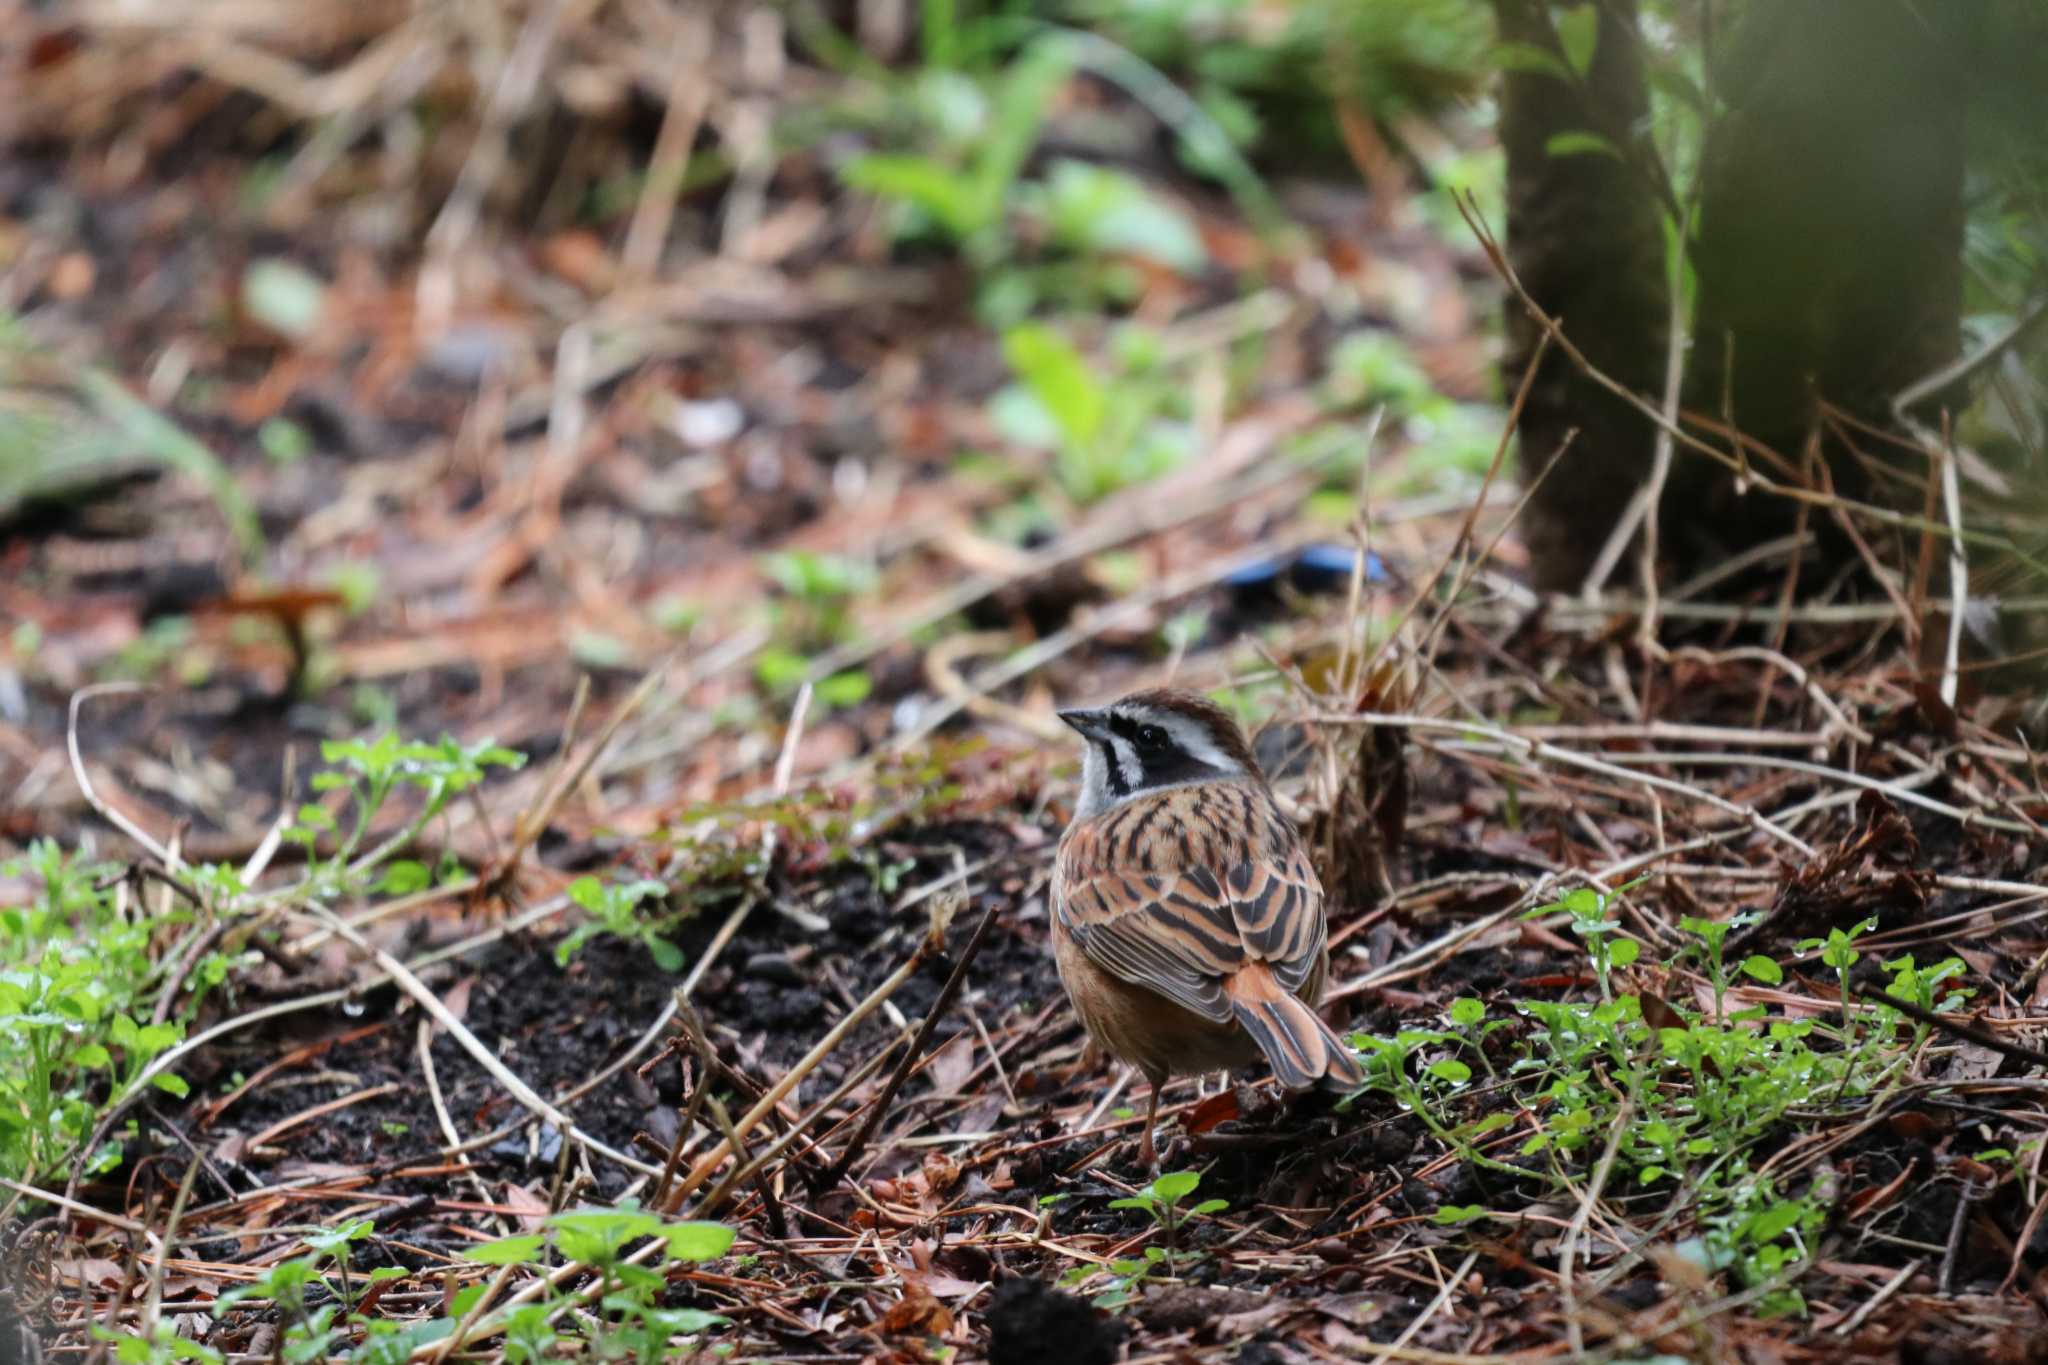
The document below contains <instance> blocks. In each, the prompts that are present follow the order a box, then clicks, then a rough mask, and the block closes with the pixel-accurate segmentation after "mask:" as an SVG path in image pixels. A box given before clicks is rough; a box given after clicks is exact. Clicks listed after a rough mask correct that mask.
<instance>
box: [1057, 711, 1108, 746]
mask: <svg viewBox="0 0 2048 1365" xmlns="http://www.w3.org/2000/svg"><path fill="white" fill-rule="evenodd" d="M1060 719H1061V720H1063V721H1065V722H1066V723H1067V724H1069V725H1071V726H1073V727H1074V729H1076V730H1078V731H1079V732H1080V733H1081V735H1082V737H1083V738H1085V739H1101V738H1102V737H1103V736H1104V735H1105V734H1107V733H1108V732H1109V722H1108V720H1107V718H1106V717H1104V715H1103V714H1102V712H1100V711H1062V712H1060Z"/></svg>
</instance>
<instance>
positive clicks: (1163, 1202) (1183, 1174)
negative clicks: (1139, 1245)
mask: <svg viewBox="0 0 2048 1365" xmlns="http://www.w3.org/2000/svg"><path fill="white" fill-rule="evenodd" d="M1201 1183H1202V1176H1201V1172H1199V1171H1174V1172H1173V1173H1172V1174H1170V1175H1162V1176H1160V1177H1159V1178H1158V1179H1157V1180H1154V1181H1153V1182H1152V1183H1151V1184H1150V1185H1147V1186H1146V1187H1145V1188H1144V1189H1142V1190H1139V1191H1138V1192H1137V1193H1136V1194H1135V1195H1133V1196H1131V1197H1130V1198H1128V1199H1112V1200H1111V1201H1110V1202H1109V1206H1110V1207H1111V1208H1113V1209H1141V1210H1143V1211H1144V1212H1145V1213H1146V1214H1148V1215H1149V1216H1150V1217H1151V1219H1152V1221H1153V1222H1155V1223H1157V1224H1158V1225H1159V1230H1160V1231H1161V1232H1164V1233H1165V1234H1166V1240H1167V1241H1168V1242H1169V1243H1171V1242H1172V1241H1173V1240H1174V1237H1175V1235H1176V1234H1177V1233H1178V1232H1179V1231H1180V1226H1181V1224H1183V1223H1185V1222H1186V1221H1187V1220H1188V1219H1190V1218H1193V1217H1197V1216H1200V1215H1206V1214H1211V1213H1221V1212H1222V1211H1223V1210H1224V1209H1227V1208H1229V1207H1230V1201H1229V1200H1227V1199H1204V1200H1203V1201H1202V1202H1201V1203H1199V1204H1196V1205H1194V1206H1192V1207H1190V1208H1185V1209H1184V1208H1182V1207H1181V1206H1180V1201H1181V1200H1183V1199H1185V1198H1187V1197H1188V1196H1189V1195H1191V1194H1193V1193H1194V1192H1195V1187H1196V1186H1197V1185H1200V1184H1201Z"/></svg>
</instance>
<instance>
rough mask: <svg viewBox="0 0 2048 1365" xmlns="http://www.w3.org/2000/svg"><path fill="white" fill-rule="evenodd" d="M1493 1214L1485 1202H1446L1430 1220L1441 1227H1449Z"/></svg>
mask: <svg viewBox="0 0 2048 1365" xmlns="http://www.w3.org/2000/svg"><path fill="white" fill-rule="evenodd" d="M1491 1216H1492V1215H1491V1214H1490V1213H1489V1212H1488V1210H1487V1209H1486V1207H1485V1206H1484V1205H1483V1204H1445V1205H1443V1206H1442V1207H1441V1208H1439V1209H1438V1210H1437V1211H1436V1212H1435V1213H1433V1214H1431V1215H1430V1218H1429V1221H1430V1222H1432V1223H1435V1224H1437V1225H1438V1226H1439V1227H1449V1226H1451V1225H1453V1224H1456V1223H1470V1222H1472V1221H1473V1220H1474V1219H1478V1218H1487V1217H1491Z"/></svg>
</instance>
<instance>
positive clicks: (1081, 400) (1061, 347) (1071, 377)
mask: <svg viewBox="0 0 2048 1365" xmlns="http://www.w3.org/2000/svg"><path fill="white" fill-rule="evenodd" d="M1003 358H1004V359H1005V360H1007V361H1009V363H1010V368H1011V369H1013V370H1015V371H1016V372H1017V377H1018V378H1019V379H1021V380H1023V381H1024V384H1025V386H1026V387H1027V388H1028V389H1029V390H1030V391H1031V394H1032V396H1033V397H1035V398H1036V399H1038V401H1039V402H1040V403H1041V404H1042V405H1044V407H1045V410H1046V411H1047V412H1048V413H1050V414H1051V415H1052V418H1053V420H1054V421H1055V422H1056V423H1058V424H1059V428H1060V432H1061V434H1062V435H1063V436H1064V437H1065V438H1066V440H1067V441H1069V442H1071V443H1074V444H1085V443H1086V442H1088V441H1091V440H1093V439H1094V438H1095V436H1096V434H1097V433H1098V432H1100V431H1101V429H1102V422H1103V415H1104V413H1105V412H1106V411H1107V410H1108V406H1109V398H1108V393H1107V391H1106V390H1105V389H1104V388H1103V386H1102V385H1101V384H1100V383H1098V382H1097V380H1096V378H1095V376H1094V375H1093V374H1092V373H1090V371H1089V367H1088V362H1087V361H1086V360H1085V359H1084V358H1083V357H1082V355H1081V353H1080V352H1079V351H1078V350H1076V349H1075V348H1074V345H1073V343H1072V342H1070V341H1068V340H1067V339H1066V338H1065V337H1063V336H1061V335H1060V334H1059V333H1058V332H1055V331H1053V330H1052V329H1051V328H1050V327H1046V326H1043V325H1041V324H1038V323H1025V324H1024V325H1023V326H1021V327H1012V328H1011V329H1010V330H1009V331H1008V332H1006V333H1004V334H1003Z"/></svg>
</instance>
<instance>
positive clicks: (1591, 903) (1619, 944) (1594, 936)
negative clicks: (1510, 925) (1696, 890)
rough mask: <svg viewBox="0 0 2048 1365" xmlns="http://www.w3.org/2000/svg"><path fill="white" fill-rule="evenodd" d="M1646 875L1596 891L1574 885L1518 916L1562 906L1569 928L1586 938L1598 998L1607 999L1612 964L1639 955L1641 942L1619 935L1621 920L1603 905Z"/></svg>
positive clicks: (1527, 917) (1621, 964)
mask: <svg viewBox="0 0 2048 1365" xmlns="http://www.w3.org/2000/svg"><path fill="white" fill-rule="evenodd" d="M1648 880H1649V879H1648V878H1647V877H1638V878H1636V879H1635V880H1634V881H1632V882H1629V883H1627V884H1626V885H1623V886H1617V887H1615V888H1614V889H1613V890H1612V891H1596V890H1594V889H1593V888H1592V887H1590V886H1580V887H1574V888H1573V889H1572V890H1570V891H1567V892H1566V893H1565V894H1564V896H1563V898H1562V899H1560V900H1556V901H1553V902H1551V903H1550V904H1549V905H1539V906H1537V907H1536V908H1535V909H1534V910H1531V911H1529V912H1528V913H1526V914H1524V915H1523V916H1522V918H1523V919H1525V920H1532V919H1541V918H1543V917H1544V916H1545V915H1554V914H1556V913H1557V912H1558V911H1560V910H1562V911H1564V912H1565V913H1566V914H1568V915H1570V916H1571V917H1572V932H1573V933H1575V934H1577V935H1578V936H1579V937H1580V938H1582V939H1584V940H1586V951H1587V952H1588V953H1589V954H1591V955H1592V958H1593V971H1594V973H1595V974H1596V975H1598V976H1599V978H1600V998H1601V999H1603V1000H1606V999H1609V998H1610V997H1611V996H1612V994H1613V992H1612V991H1611V990H1610V989H1609V986H1608V976H1609V974H1610V973H1611V972H1612V971H1613V970H1614V969H1615V968H1616V967H1626V966H1628V965H1629V964H1630V963H1632V962H1634V961H1635V960H1636V959H1637V958H1638V957H1639V956H1641V955H1642V951H1643V945H1642V944H1640V943H1637V942H1636V941H1635V940H1634V939H1632V938H1621V937H1619V936H1618V935H1619V934H1620V931H1621V921H1620V920H1616V919H1609V918H1608V916H1607V907H1608V906H1610V905H1612V904H1613V903H1614V902H1615V901H1616V900H1619V899H1620V898H1621V897H1622V896H1624V895H1626V894H1627V893H1628V892H1630V891H1633V890H1634V889H1635V888H1637V887H1638V886H1641V885H1642V884H1643V883H1644V882H1645V881H1648Z"/></svg>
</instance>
